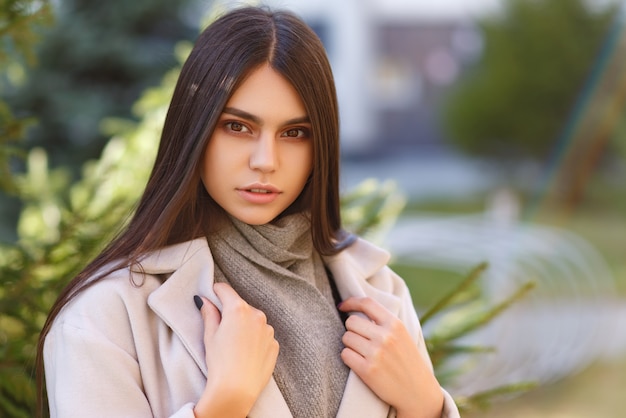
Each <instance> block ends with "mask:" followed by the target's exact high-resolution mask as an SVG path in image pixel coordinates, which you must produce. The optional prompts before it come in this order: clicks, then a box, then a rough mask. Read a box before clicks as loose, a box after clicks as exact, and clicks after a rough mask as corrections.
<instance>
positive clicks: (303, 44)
mask: <svg viewBox="0 0 626 418" xmlns="http://www.w3.org/2000/svg"><path fill="white" fill-rule="evenodd" d="M263 64H269V65H270V66H271V67H272V68H273V69H274V70H275V71H277V72H278V73H280V74H281V75H282V76H284V77H285V78H286V79H287V80H288V81H289V82H290V83H291V84H292V85H293V86H294V88H295V89H296V91H297V92H298V93H299V95H300V97H301V99H302V101H303V103H304V106H305V108H306V111H307V114H308V117H309V119H310V121H311V130H312V136H313V141H314V146H313V161H314V162H313V170H312V173H311V177H310V178H309V181H308V182H307V184H306V186H305V187H304V190H303V191H302V193H301V194H300V196H299V197H298V199H296V201H295V202H294V203H293V204H292V206H291V207H290V208H289V209H288V211H291V212H295V211H301V210H305V209H306V210H310V214H311V215H310V216H311V234H312V237H313V244H314V246H315V248H316V250H317V251H318V252H319V253H320V254H324V255H331V254H335V253H337V252H338V251H340V250H341V249H342V248H344V247H345V246H347V245H349V243H350V241H351V239H349V238H347V234H345V233H343V232H342V230H341V217H340V212H339V179H338V178H339V116H338V109H337V98H336V92H335V85H334V80H333V76H332V71H331V68H330V65H329V62H328V59H327V56H326V53H325V50H324V47H323V45H322V43H321V42H320V40H319V38H318V37H317V36H316V35H315V33H314V32H313V31H312V30H311V29H310V28H309V27H308V26H307V25H306V24H305V23H304V22H303V21H302V20H301V19H300V18H298V17H296V16H295V15H293V14H291V13H289V12H285V11H275V12H272V11H270V10H269V9H265V8H255V7H246V8H240V9H236V10H233V11H230V12H228V13H226V14H225V15H223V16H221V17H220V18H218V19H217V20H215V21H214V22H213V23H212V24H211V25H210V26H209V27H208V28H207V29H206V30H205V31H204V32H203V33H202V34H201V35H200V37H199V38H198V40H197V42H196V44H195V46H194V48H193V50H192V51H191V54H190V56H189V58H188V59H187V61H186V62H185V64H184V65H183V67H182V70H181V73H180V76H179V79H178V83H177V85H176V89H175V90H174V95H173V97H172V101H171V103H170V107H169V110H168V113H167V117H166V120H165V124H164V127H163V132H162V135H161V141H160V145H159V150H158V153H157V157H156V161H155V163H154V167H153V169H152V173H151V175H150V178H149V180H148V183H147V185H146V189H145V191H144V193H143V196H142V197H141V199H140V201H139V204H138V206H137V209H136V211H135V213H134V215H133V217H132V219H131V221H130V222H129V224H128V226H127V227H126V228H125V230H124V231H122V232H121V234H120V235H119V236H118V237H117V238H116V239H114V240H113V241H112V242H111V243H110V244H109V245H108V246H107V247H106V248H105V249H104V251H103V252H102V253H101V254H100V255H99V256H98V257H97V258H95V259H94V260H93V261H92V262H91V263H90V264H89V265H87V267H86V268H85V269H84V270H83V271H82V272H81V273H80V274H79V275H78V276H77V277H75V278H74V279H73V280H72V281H71V282H70V283H69V284H68V285H67V287H66V288H65V289H64V290H63V291H62V292H61V294H60V295H59V298H58V299H57V301H56V303H55V304H54V305H53V307H52V309H51V311H50V314H49V316H48V319H47V321H46V323H45V325H44V327H43V329H42V332H41V334H40V337H39V344H38V350H37V384H38V390H39V398H40V402H39V408H38V409H39V411H40V413H41V412H42V410H43V402H42V400H43V399H45V394H44V389H43V343H44V340H45V337H46V335H47V334H48V332H49V330H50V327H51V325H52V323H53V321H54V319H55V318H56V317H57V316H58V314H59V312H60V311H61V309H62V308H63V307H64V306H65V305H66V304H67V303H68V302H69V301H70V300H72V299H73V298H74V297H75V296H76V295H77V294H78V293H79V292H81V291H82V290H84V289H86V288H87V287H89V286H91V285H93V284H94V283H96V282H97V281H98V280H99V279H100V278H102V277H104V276H105V275H106V274H107V273H110V272H111V271H112V270H114V269H116V268H121V267H124V266H128V265H131V264H134V263H138V262H139V261H140V258H141V256H142V255H144V254H145V253H147V252H149V251H152V250H155V249H158V248H161V247H163V246H166V245H171V244H175V243H178V242H184V241H187V240H190V239H193V238H198V237H200V236H203V234H205V233H207V228H208V227H210V225H211V224H212V222H214V221H215V219H216V218H215V217H216V216H219V213H220V210H221V209H220V208H219V207H218V206H217V204H215V202H213V201H212V199H211V198H210V197H209V195H208V193H207V192H206V190H205V188H204V186H203V184H202V182H201V180H200V171H201V168H202V161H203V158H202V157H203V154H204V150H205V148H206V146H207V142H208V140H209V138H210V137H211V133H212V132H213V130H214V129H215V125H216V123H217V121H218V119H219V117H220V114H221V113H222V110H223V108H224V106H225V105H226V103H227V101H228V99H229V98H230V97H231V95H232V94H233V92H234V91H235V90H236V89H237V87H238V86H239V85H240V84H241V83H242V81H243V80H244V79H245V77H246V76H247V75H249V74H250V73H251V72H252V71H253V70H254V69H256V68H258V67H259V66H261V65H263ZM105 266H108V268H107V267H105ZM110 266H113V267H110ZM103 269H104V270H103Z"/></svg>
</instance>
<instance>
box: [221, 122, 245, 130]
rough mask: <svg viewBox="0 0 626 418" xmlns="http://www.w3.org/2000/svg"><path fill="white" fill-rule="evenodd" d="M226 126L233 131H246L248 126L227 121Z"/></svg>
mask: <svg viewBox="0 0 626 418" xmlns="http://www.w3.org/2000/svg"><path fill="white" fill-rule="evenodd" d="M226 128H227V129H229V130H231V131H233V132H248V128H246V126H245V125H244V124H243V123H240V122H228V123H226Z"/></svg>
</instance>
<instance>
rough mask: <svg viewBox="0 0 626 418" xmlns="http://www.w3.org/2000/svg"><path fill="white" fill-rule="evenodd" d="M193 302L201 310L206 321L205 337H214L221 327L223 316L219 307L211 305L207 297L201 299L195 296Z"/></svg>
mask: <svg viewBox="0 0 626 418" xmlns="http://www.w3.org/2000/svg"><path fill="white" fill-rule="evenodd" d="M193 301H194V303H195V304H196V307H197V308H198V309H199V310H200V313H201V314H202V319H203V320H204V335H205V337H212V336H213V335H215V333H216V332H217V328H218V327H219V325H220V322H221V320H222V316H221V314H220V311H219V310H218V309H217V307H216V306H215V305H214V304H213V303H211V301H210V300H208V299H207V298H205V297H200V296H198V295H195V296H194V297H193Z"/></svg>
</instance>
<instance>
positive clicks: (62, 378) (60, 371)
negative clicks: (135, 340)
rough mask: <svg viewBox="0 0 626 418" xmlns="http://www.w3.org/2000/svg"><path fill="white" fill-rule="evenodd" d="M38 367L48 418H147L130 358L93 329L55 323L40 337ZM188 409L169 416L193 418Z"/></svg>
mask: <svg viewBox="0 0 626 418" xmlns="http://www.w3.org/2000/svg"><path fill="white" fill-rule="evenodd" d="M44 364H45V374H46V386H47V391H48V402H49V405H50V416H51V417H52V418H56V417H58V418H70V417H85V416H89V417H113V416H118V417H122V416H133V417H152V416H153V413H152V410H151V407H150V404H149V403H148V400H147V398H146V396H145V394H144V392H143V387H142V382H141V375H140V372H139V365H138V364H137V361H136V359H135V358H134V356H133V355H132V353H129V352H127V351H126V350H125V349H124V348H122V347H120V346H118V345H116V344H115V343H113V342H112V341H110V340H109V339H107V338H106V337H105V336H104V335H102V334H100V333H98V332H97V331H95V330H86V329H80V328H77V327H75V326H74V325H70V324H68V323H65V322H60V323H56V324H55V325H54V327H53V328H52V330H51V331H50V333H49V334H48V335H47V337H46V341H45V345H44ZM193 406H194V405H193V404H187V405H184V406H182V407H181V408H180V409H179V410H178V411H177V412H176V413H175V414H173V415H172V417H176V418H193V417H194V414H193Z"/></svg>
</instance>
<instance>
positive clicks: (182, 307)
mask: <svg viewBox="0 0 626 418" xmlns="http://www.w3.org/2000/svg"><path fill="white" fill-rule="evenodd" d="M388 261H389V254H388V253H386V252H385V251H383V250H381V249H380V248H378V247H375V246H373V245H372V244H370V243H368V242H366V241H363V240H360V239H359V240H357V241H356V242H355V243H354V244H353V245H351V246H350V247H349V248H347V249H346V250H344V251H342V252H341V253H339V254H337V255H334V256H330V257H324V262H325V263H326V265H327V266H328V268H329V269H330V271H331V273H332V275H333V277H334V278H335V282H336V284H337V289H338V290H339V294H340V296H341V298H342V299H347V298H348V297H350V296H358V297H363V296H371V297H373V298H375V299H377V300H378V301H379V302H380V303H382V304H383V305H384V306H385V307H387V308H388V309H389V310H390V311H392V312H393V313H394V314H397V313H398V311H399V309H400V300H399V298H397V297H395V296H393V295H392V294H391V293H390V292H391V291H393V289H382V290H379V289H377V288H376V287H374V286H372V285H371V284H370V283H368V280H369V279H370V278H373V279H375V276H376V274H377V272H379V271H380V270H381V269H382V268H383V267H384V266H385V265H386V264H387V262H388ZM132 270H133V271H136V272H140V273H146V274H154V275H165V276H166V277H167V279H166V280H165V281H164V282H163V284H162V285H161V286H159V288H158V289H156V290H155V291H154V292H152V293H151V294H150V296H149V297H148V305H149V306H150V308H151V309H152V310H153V311H154V312H155V313H156V314H157V315H158V316H159V317H160V318H161V319H162V320H163V321H164V322H165V323H166V324H167V325H168V326H169V327H170V328H171V329H172V330H173V332H174V333H175V334H176V335H177V336H178V337H179V338H180V339H181V341H182V342H183V344H184V346H185V347H186V349H187V350H188V351H189V353H190V355H191V356H192V358H193V359H194V360H195V362H196V363H197V365H198V367H199V368H200V369H201V370H202V373H204V375H205V376H206V375H207V368H206V361H205V357H204V345H203V330H204V326H203V323H202V318H201V316H200V315H199V314H198V311H197V309H196V307H195V305H194V303H193V296H194V295H202V296H205V297H206V298H207V299H209V300H210V301H211V302H213V303H214V304H215V305H216V306H217V307H218V309H220V310H221V308H222V305H221V303H220V301H219V299H218V298H217V296H216V294H215V292H214V291H213V280H214V276H213V273H214V270H213V258H212V255H211V251H210V249H209V246H208V244H207V242H206V239H204V238H198V239H195V240H192V241H187V242H184V243H180V244H176V245H173V246H170V247H166V248H163V249H161V250H157V251H154V252H152V253H149V254H147V256H146V257H144V258H142V260H141V262H140V265H138V266H135V267H133V268H132ZM363 411H368V416H371V417H387V414H388V411H389V405H387V404H386V403H384V402H383V401H382V400H380V399H379V398H378V397H377V396H376V395H375V394H374V393H373V392H372V391H371V390H370V389H369V388H368V387H367V386H366V385H365V384H364V383H363V382H362V381H361V379H359V377H358V376H357V375H356V374H355V373H354V372H353V371H350V373H349V376H348V381H347V382H346V387H345V390H344V394H343V397H342V401H341V405H340V407H339V412H338V414H337V417H338V418H351V417H354V416H360V415H362V413H363ZM249 417H251V418H265V417H276V418H283V417H284V418H290V417H292V415H291V413H290V411H289V407H288V406H287V403H286V401H285V399H284V398H283V396H282V394H281V392H280V389H279V388H278V386H277V384H276V381H275V380H274V378H273V377H272V378H271V379H270V382H269V383H268V385H267V386H266V387H265V389H264V390H263V392H262V393H261V395H260V396H259V398H258V400H257V402H256V403H255V405H254V407H253V408H252V410H251V411H250V414H249Z"/></svg>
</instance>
